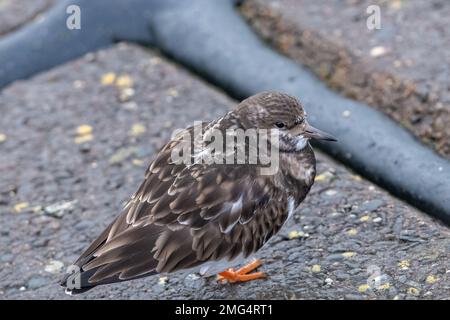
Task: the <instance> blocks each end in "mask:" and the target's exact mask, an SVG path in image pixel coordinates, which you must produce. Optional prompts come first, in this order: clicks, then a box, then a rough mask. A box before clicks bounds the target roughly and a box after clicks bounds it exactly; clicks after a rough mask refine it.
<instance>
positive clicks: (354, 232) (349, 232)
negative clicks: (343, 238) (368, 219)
mask: <svg viewBox="0 0 450 320" xmlns="http://www.w3.org/2000/svg"><path fill="white" fill-rule="evenodd" d="M357 233H358V230H356V229H355V228H352V229H350V230H348V231H347V234H348V235H349V236H354V235H356V234H357Z"/></svg>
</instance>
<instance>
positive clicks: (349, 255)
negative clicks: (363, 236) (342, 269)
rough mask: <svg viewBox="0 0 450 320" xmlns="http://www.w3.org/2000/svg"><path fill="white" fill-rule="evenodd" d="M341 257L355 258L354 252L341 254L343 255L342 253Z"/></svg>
mask: <svg viewBox="0 0 450 320" xmlns="http://www.w3.org/2000/svg"><path fill="white" fill-rule="evenodd" d="M342 256H343V257H344V258H351V257H354V256H356V252H353V251H347V252H343V253H342Z"/></svg>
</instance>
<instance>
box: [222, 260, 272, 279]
mask: <svg viewBox="0 0 450 320" xmlns="http://www.w3.org/2000/svg"><path fill="white" fill-rule="evenodd" d="M260 265H261V260H255V261H253V262H251V263H249V264H247V265H245V266H243V267H242V268H240V269H238V270H237V271H234V270H233V269H228V270H225V271H223V272H221V273H219V275H218V277H217V281H219V282H225V281H228V282H229V283H235V282H244V281H250V280H255V279H261V278H265V277H266V274H265V273H264V272H254V273H250V274H248V273H249V272H251V271H253V270H255V269H256V268H258V267H259V266H260Z"/></svg>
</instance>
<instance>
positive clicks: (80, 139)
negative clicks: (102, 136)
mask: <svg viewBox="0 0 450 320" xmlns="http://www.w3.org/2000/svg"><path fill="white" fill-rule="evenodd" d="M93 139H94V136H93V135H92V134H85V135H82V136H77V137H75V140H74V141H75V143H76V144H81V143H85V142H88V141H91V140H93Z"/></svg>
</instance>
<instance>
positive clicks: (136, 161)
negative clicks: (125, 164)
mask: <svg viewBox="0 0 450 320" xmlns="http://www.w3.org/2000/svg"><path fill="white" fill-rule="evenodd" d="M131 163H133V165H135V166H137V167H142V166H143V165H144V160H141V159H133V160H131Z"/></svg>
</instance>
